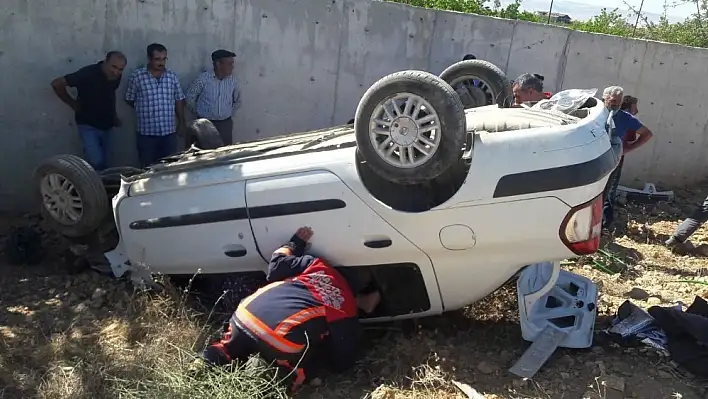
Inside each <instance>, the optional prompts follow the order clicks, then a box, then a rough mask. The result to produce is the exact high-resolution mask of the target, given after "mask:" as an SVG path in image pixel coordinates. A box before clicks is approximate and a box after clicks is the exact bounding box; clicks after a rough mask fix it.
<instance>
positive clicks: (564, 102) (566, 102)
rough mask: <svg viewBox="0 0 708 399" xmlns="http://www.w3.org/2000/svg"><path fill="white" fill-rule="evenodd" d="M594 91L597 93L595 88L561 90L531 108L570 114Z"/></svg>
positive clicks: (593, 93)
mask: <svg viewBox="0 0 708 399" xmlns="http://www.w3.org/2000/svg"><path fill="white" fill-rule="evenodd" d="M595 93H597V89H570V90H563V91H561V92H558V93H556V94H554V95H553V96H552V97H551V98H549V99H548V100H541V101H539V102H538V103H536V104H534V106H533V107H531V108H534V109H543V110H549V111H557V112H562V113H564V114H571V113H573V112H575V111H577V110H578V109H579V108H580V107H582V106H583V104H585V102H586V101H587V100H588V98H590V97H592V96H594V95H595Z"/></svg>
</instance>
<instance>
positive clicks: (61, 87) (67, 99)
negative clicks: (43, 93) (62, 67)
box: [52, 68, 86, 112]
mask: <svg viewBox="0 0 708 399" xmlns="http://www.w3.org/2000/svg"><path fill="white" fill-rule="evenodd" d="M85 78H86V70H85V69H84V68H81V69H79V70H78V71H76V72H74V73H70V74H68V75H66V76H60V77H58V78H56V79H54V80H52V90H54V93H55V94H56V95H57V97H59V99H60V100H61V101H62V102H63V103H64V104H66V105H68V106H69V107H71V109H73V110H74V111H76V112H78V111H79V102H78V101H76V100H75V99H74V98H72V97H71V96H70V95H69V92H67V91H66V88H67V87H77V86H79V85H80V84H81V83H82V82H83V81H84V80H85Z"/></svg>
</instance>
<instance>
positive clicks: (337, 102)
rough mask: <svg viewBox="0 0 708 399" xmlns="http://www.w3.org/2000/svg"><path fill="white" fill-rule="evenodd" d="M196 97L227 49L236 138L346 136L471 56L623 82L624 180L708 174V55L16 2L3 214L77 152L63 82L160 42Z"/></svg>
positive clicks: (517, 70)
mask: <svg viewBox="0 0 708 399" xmlns="http://www.w3.org/2000/svg"><path fill="white" fill-rule="evenodd" d="M152 42H160V43H162V44H164V45H166V46H167V48H168V53H169V61H168V67H169V68H170V69H172V70H174V71H175V72H176V73H178V74H179V76H180V80H181V82H182V84H183V86H184V89H185V90H186V88H187V86H188V84H189V83H190V82H191V81H192V80H193V79H194V78H195V77H196V76H197V75H198V74H199V73H200V72H202V71H204V70H205V69H207V68H209V67H210V59H209V55H210V53H211V52H212V51H213V50H215V49H217V48H227V49H233V50H234V51H235V52H236V53H237V54H238V56H237V59H236V75H237V77H238V79H239V80H240V81H241V83H242V85H243V93H242V94H243V107H242V108H241V110H240V111H239V112H238V113H237V114H236V116H235V128H234V136H235V138H236V140H237V141H242V140H249V139H254V138H260V137H266V136H273V135H277V134H284V133H289V132H295V131H302V130H308V129H315V128H321V127H325V126H328V125H334V124H340V123H345V122H346V121H347V120H349V119H350V118H351V117H352V116H353V115H354V112H355V110H356V106H357V104H358V102H359V99H360V97H361V95H362V94H363V93H364V91H366V89H368V88H369V86H370V85H371V84H372V83H373V82H375V81H376V80H378V79H380V78H381V77H383V76H385V75H386V74H389V73H392V72H396V71H399V70H403V69H420V70H428V71H430V72H432V73H436V74H439V73H440V72H441V71H442V70H443V69H445V68H447V67H448V66H449V65H451V64H453V63H455V62H457V61H459V60H461V59H462V57H463V56H464V55H465V54H470V53H472V54H475V55H476V56H477V57H478V58H480V59H485V60H488V61H490V62H493V63H494V64H496V65H498V66H499V67H501V68H502V69H503V70H505V72H506V73H507V75H508V76H509V78H510V79H513V78H515V77H516V76H518V75H519V74H521V73H524V72H537V73H540V74H542V75H544V76H545V77H546V80H545V86H546V88H547V89H548V90H551V91H558V90H560V89H566V88H592V87H596V88H598V90H599V93H598V97H599V96H600V95H601V91H602V89H603V88H604V87H606V86H608V85H612V84H618V85H621V86H623V87H624V88H625V89H626V92H627V93H628V94H632V95H636V96H637V97H639V98H640V114H639V117H640V118H641V120H642V121H643V122H644V123H645V124H646V125H647V126H649V127H650V128H651V129H652V130H653V131H654V132H655V137H656V138H655V140H653V142H651V143H650V144H649V145H647V146H646V148H642V149H640V150H638V151H636V152H635V153H632V154H630V155H628V156H627V160H626V166H625V170H624V173H623V181H624V182H625V183H631V182H635V181H638V182H639V183H641V182H644V181H655V182H664V183H670V184H682V183H691V182H694V181H697V180H700V179H703V178H705V177H706V175H708V157H705V153H706V150H707V149H708V116H707V113H706V105H705V104H706V103H708V101H707V100H708V99H707V98H706V97H708V95H706V94H704V91H703V90H701V89H700V86H699V84H700V83H702V82H703V81H704V79H705V76H706V73H708V51H706V50H704V49H692V48H687V47H682V46H676V45H669V44H664V43H655V42H643V41H637V40H628V39H622V38H617V37H611V36H605V35H593V34H588V33H583V32H577V31H568V30H566V29H563V28H558V27H550V26H544V25H538V24H531V23H526V22H522V21H508V20H501V19H497V18H488V17H481V16H476V15H466V14H461V13H454V12H445V11H435V10H425V9H420V8H414V7H408V6H404V5H401V4H393V3H386V2H380V1H370V0H140V1H133V0H113V1H110V2H109V1H107V0H76V1H74V2H71V3H67V2H50V1H48V0H35V1H31V2H28V1H25V0H8V1H5V2H4V3H2V5H0V70H3V71H10V74H9V75H8V76H9V78H8V77H7V76H6V78H5V79H2V80H0V90H1V91H2V92H3V93H5V96H3V99H2V100H0V133H2V137H3V138H4V142H3V148H4V150H5V154H6V156H5V158H3V160H2V161H1V162H2V163H1V165H0V166H1V168H0V170H2V171H3V172H4V173H3V174H2V176H0V178H2V184H1V185H0V210H6V209H31V208H32V206H31V204H30V203H29V202H27V199H28V198H29V193H30V187H31V182H30V180H29V178H30V176H31V172H32V170H33V169H34V167H35V166H36V165H37V164H38V163H39V162H40V161H41V160H42V159H44V158H46V157H48V156H51V155H54V154H59V153H67V152H70V153H76V154H81V148H80V144H79V141H78V139H77V135H76V128H75V126H74V122H73V115H72V112H71V111H70V110H69V109H68V108H67V107H66V106H65V105H63V104H61V102H60V101H59V100H58V99H56V98H55V96H54V94H53V93H52V91H51V88H50V87H49V82H50V81H51V79H52V78H54V77H56V76H60V75H63V74H66V73H69V72H72V71H74V70H76V69H78V68H79V67H82V66H84V65H87V64H89V63H93V62H96V61H98V60H100V59H101V58H102V57H103V55H104V54H105V53H106V51H108V50H112V49H119V50H122V51H124V52H125V53H126V54H127V55H128V58H129V63H128V67H127V69H126V74H125V77H124V80H123V84H122V86H121V88H120V89H119V90H118V96H119V98H120V99H122V98H123V96H124V93H125V86H126V83H127V76H128V75H129V74H130V73H131V72H132V70H133V69H134V68H136V67H138V66H142V65H144V63H145V48H146V46H147V45H148V44H149V43H152ZM118 104H119V105H118V111H119V116H120V117H121V118H122V119H123V120H124V126H123V127H122V128H120V129H117V131H116V133H115V135H114V140H113V147H112V149H111V157H110V159H109V160H110V162H111V164H113V165H120V164H131V163H134V162H135V161H136V153H135V133H134V130H135V129H134V124H135V123H134V117H133V112H132V110H131V109H129V108H128V107H127V106H126V105H125V104H123V102H122V101H119V103H118Z"/></svg>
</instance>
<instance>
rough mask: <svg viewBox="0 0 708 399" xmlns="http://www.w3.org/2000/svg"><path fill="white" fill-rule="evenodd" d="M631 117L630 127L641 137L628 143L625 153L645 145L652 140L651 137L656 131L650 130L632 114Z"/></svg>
mask: <svg viewBox="0 0 708 399" xmlns="http://www.w3.org/2000/svg"><path fill="white" fill-rule="evenodd" d="M630 118H631V119H630V120H629V128H630V129H632V130H635V131H636V132H637V136H639V137H638V138H637V139H636V140H634V141H631V142H629V143H627V145H626V146H625V147H624V152H625V154H626V153H629V152H632V151H634V150H636V149H637V148H639V147H641V146H643V145H644V144H646V143H647V141H649V140H651V138H652V137H654V133H652V132H651V130H649V129H648V128H647V127H646V126H644V125H642V123H641V122H640V121H639V119H637V118H635V117H634V116H631V115H630Z"/></svg>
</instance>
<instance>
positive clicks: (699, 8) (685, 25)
mask: <svg viewBox="0 0 708 399" xmlns="http://www.w3.org/2000/svg"><path fill="white" fill-rule="evenodd" d="M389 1H393V2H396V3H403V4H409V5H412V6H417V7H425V8H434V9H439V10H449V11H458V12H465V13H470V14H478V15H487V16H494V17H499V18H506V19H516V20H522V21H529V22H538V23H545V22H546V20H545V18H543V17H541V16H539V15H536V14H535V13H532V12H528V11H522V10H521V1H522V0H515V1H514V2H513V3H511V4H509V5H507V6H506V7H502V6H501V2H500V1H499V0H492V1H493V3H492V4H491V6H490V5H489V2H490V0H389ZM665 1H666V0H665ZM688 2H690V3H693V4H695V6H696V12H695V14H694V15H692V16H691V17H689V18H686V19H685V20H684V21H682V22H677V23H671V22H669V20H668V18H667V11H668V10H669V9H671V8H673V7H675V6H676V5H680V4H686V3H688ZM625 4H626V5H627V7H628V8H630V9H631V10H632V13H633V15H624V14H622V13H620V12H619V10H618V9H614V10H607V9H604V8H603V9H602V11H601V12H600V14H599V15H596V16H594V17H592V18H590V19H589V20H587V21H575V22H573V23H571V24H570V25H565V24H561V23H556V22H553V23H552V24H554V25H563V26H566V27H568V28H570V29H575V30H579V31H584V32H591V33H604V34H608V35H615V36H622V37H634V38H637V39H647V40H657V41H662V42H668V43H678V44H684V45H687V46H694V47H704V48H706V47H708V26H707V25H706V23H707V22H708V21H706V18H708V0H686V1H683V2H680V3H674V4H670V5H669V4H668V3H666V2H665V3H664V13H663V15H662V16H661V18H660V19H659V22H658V23H654V22H650V21H649V20H648V19H647V18H645V17H644V16H643V15H642V13H641V11H640V10H634V8H633V7H632V6H630V5H629V4H627V3H625ZM637 14H639V17H640V18H639V19H637V18H636V17H637ZM627 18H631V20H632V21H641V26H637V27H636V29H635V26H634V25H635V24H634V23H630V22H628V20H627Z"/></svg>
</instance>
